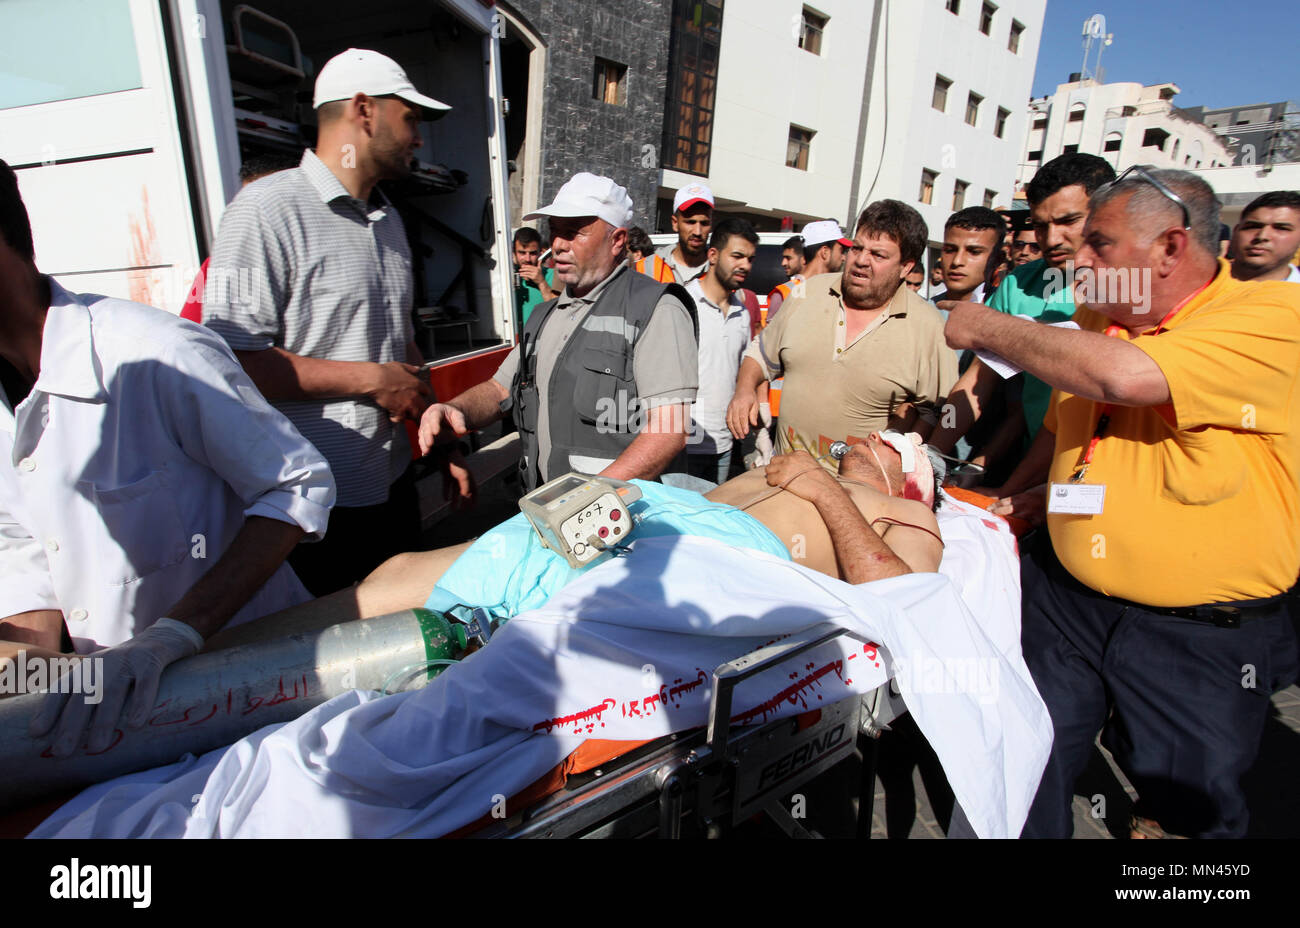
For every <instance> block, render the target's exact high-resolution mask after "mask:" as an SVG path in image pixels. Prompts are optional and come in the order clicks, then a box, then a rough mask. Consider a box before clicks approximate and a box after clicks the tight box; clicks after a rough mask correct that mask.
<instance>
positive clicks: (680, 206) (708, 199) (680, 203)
mask: <svg viewBox="0 0 1300 928" xmlns="http://www.w3.org/2000/svg"><path fill="white" fill-rule="evenodd" d="M696 203H703V204H704V205H705V206H707V207H708V208H709V209H713V191H712V190H710V189H709V188H708V187H706V186H704V185H703V184H687V185H686V186H685V187H683V188H682V189H681V190H678V191H677V196H675V197H673V212H674V213H680V212H683V211H684V210H685V209H686V207H688V206H693V205H695V204H696Z"/></svg>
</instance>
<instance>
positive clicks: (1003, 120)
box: [993, 106, 1011, 138]
mask: <svg viewBox="0 0 1300 928" xmlns="http://www.w3.org/2000/svg"><path fill="white" fill-rule="evenodd" d="M1010 118H1011V110H1004V109H1003V108H1002V107H1000V106H999V107H998V118H997V121H996V122H994V123H993V134H994V135H996V136H997V137H998V138H1002V137H1003V136H1004V135H1006V132H1007V120H1008V119H1010Z"/></svg>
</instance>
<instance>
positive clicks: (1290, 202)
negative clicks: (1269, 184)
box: [1241, 190, 1300, 219]
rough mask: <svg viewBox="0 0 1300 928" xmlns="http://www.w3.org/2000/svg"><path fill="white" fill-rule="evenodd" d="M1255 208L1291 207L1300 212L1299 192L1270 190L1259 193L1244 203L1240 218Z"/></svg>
mask: <svg viewBox="0 0 1300 928" xmlns="http://www.w3.org/2000/svg"><path fill="white" fill-rule="evenodd" d="M1257 209H1293V210H1296V211H1297V212H1300V193H1297V192H1296V191H1294V190H1271V191H1269V192H1268V193H1261V194H1260V195H1259V196H1257V197H1255V199H1253V200H1251V201H1250V202H1249V203H1248V204H1246V208H1245V209H1243V210H1242V211H1241V218H1242V219H1245V218H1246V217H1247V216H1248V215H1250V214H1251V213H1253V212H1254V211H1255V210H1257Z"/></svg>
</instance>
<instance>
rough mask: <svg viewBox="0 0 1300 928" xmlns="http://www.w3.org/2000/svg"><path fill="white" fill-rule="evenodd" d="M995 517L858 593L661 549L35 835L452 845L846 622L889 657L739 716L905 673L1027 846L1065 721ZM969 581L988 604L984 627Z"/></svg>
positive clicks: (998, 815)
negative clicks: (744, 665) (407, 685)
mask: <svg viewBox="0 0 1300 928" xmlns="http://www.w3.org/2000/svg"><path fill="white" fill-rule="evenodd" d="M957 505H958V506H959V505H960V504H957ZM945 508H947V507H945ZM941 512H942V510H941ZM978 513H979V511H978V510H975V509H973V507H972V508H968V509H967V510H965V511H963V510H961V509H960V508H956V507H954V508H952V509H950V511H949V512H948V513H947V514H945V516H944V520H943V521H944V523H945V524H944V527H943V531H944V534H945V536H946V537H947V538H948V539H949V541H948V547H947V553H946V555H945V563H944V565H943V567H942V568H941V571H942V573H941V574H912V575H909V576H905V577H897V578H893V579H890V580H882V581H877V582H875V583H870V584H864V585H861V586H857V587H854V586H850V585H848V584H844V583H841V582H839V581H836V580H832V579H830V578H828V577H825V576H823V575H821V574H818V573H816V572H814V571H811V570H809V569H807V568H804V567H801V566H799V565H798V564H794V563H791V562H788V561H782V560H779V559H777V558H774V557H770V556H767V555H763V554H758V553H756V552H754V551H751V550H744V549H738V548H732V547H730V546H727V545H723V544H720V543H718V542H714V541H710V540H707V539H702V538H696V537H675V538H672V537H670V538H649V539H644V540H642V541H640V542H639V543H638V544H637V545H636V546H635V550H634V552H633V553H632V554H631V555H630V556H628V557H626V558H619V559H616V560H612V561H610V562H608V563H606V564H603V565H601V566H599V567H597V568H594V569H593V570H591V571H590V572H588V573H587V574H586V575H585V576H583V577H582V578H580V579H579V580H577V581H575V582H573V583H571V584H570V585H569V586H568V587H566V588H565V589H564V590H563V591H562V592H560V593H559V594H558V595H556V596H554V597H553V598H552V599H551V601H550V602H549V603H547V605H546V606H545V607H544V608H541V609H537V610H534V611H531V612H526V613H523V614H521V615H519V616H517V617H516V618H514V619H512V620H511V621H510V622H509V624H508V625H506V626H505V628H503V629H502V630H501V631H500V632H499V633H498V634H497V635H496V636H495V637H494V638H493V641H492V643H491V645H490V646H488V647H487V648H485V649H483V650H482V651H479V652H478V653H477V654H475V655H473V656H472V657H470V658H469V659H468V660H466V661H465V662H463V663H462V664H461V665H459V666H456V667H453V668H450V669H449V670H448V671H447V672H446V673H444V674H442V675H441V676H439V677H438V678H437V679H436V680H434V681H433V682H432V683H431V684H430V685H429V686H428V687H427V688H425V689H424V690H420V691H417V692H412V693H403V694H398V695H395V696H390V697H386V698H377V697H375V695H374V694H364V693H349V694H347V695H344V696H340V697H338V698H336V699H333V700H331V701H330V702H328V703H326V704H325V705H322V706H319V707H318V708H316V709H315V710H313V711H311V712H309V713H308V714H307V715H305V716H303V717H302V718H300V719H297V720H296V721H293V722H290V723H287V724H285V725H281V726H270V727H268V728H265V729H262V730H261V731H258V732H256V733H254V734H253V735H250V736H249V737H247V738H245V739H243V740H242V741H240V742H238V743H237V744H235V745H233V746H231V747H230V748H227V749H222V750H219V751H213V752H211V753H209V754H207V755H204V756H203V757H201V758H197V759H195V758H187V759H186V760H184V761H182V762H181V763H178V764H175V765H172V766H169V767H164V768H158V769H156V770H150V771H145V772H143V773H140V774H134V775H132V776H128V777H123V778H120V779H118V780H114V781H111V782H109V783H104V784H100V785H98V786H95V787H92V788H91V789H89V790H87V791H86V792H85V793H83V794H82V795H81V796H79V797H77V798H76V799H75V800H73V801H72V802H70V803H68V804H67V805H66V806H64V807H63V808H62V809H60V810H59V811H58V812H57V813H55V814H54V815H53V816H52V817H51V818H50V819H48V820H47V821H46V822H45V823H44V824H42V825H41V827H40V828H39V829H37V831H36V832H35V833H34V836H37V837H42V836H61V837H76V836H95V837H132V836H158V837H163V836H169V837H175V836H186V837H234V836H241V837H244V836H248V837H254V836H298V835H312V836H373V837H381V836H393V835H419V836H437V835H442V834H446V833H447V832H449V831H453V830H455V829H456V828H459V827H461V826H463V825H465V824H467V823H470V822H473V821H475V820H477V819H479V818H480V817H482V816H484V815H486V814H489V813H490V812H491V810H492V809H493V808H494V807H496V808H500V803H501V802H502V801H503V799H504V798H505V797H509V796H512V795H514V794H515V793H517V792H519V791H520V790H521V789H523V788H524V787H525V786H527V785H528V784H530V783H532V782H533V781H534V780H536V779H537V778H538V777H539V776H541V775H542V774H544V773H545V772H546V771H547V770H549V769H551V768H552V767H554V766H555V765H556V764H557V763H559V762H560V761H561V760H562V759H563V758H564V757H565V756H567V755H568V754H569V753H571V752H572V751H573V750H574V749H576V748H577V747H578V745H579V744H581V743H582V741H583V740H584V739H586V738H588V737H595V738H605V739H648V738H654V737H658V736H661V735H664V734H667V733H669V732H673V731H682V730H685V729H690V728H694V727H697V726H700V725H703V724H704V723H705V721H706V718H707V709H708V701H709V695H710V693H709V690H710V686H709V672H710V671H711V670H712V668H713V667H715V666H716V665H718V664H720V663H722V662H724V661H727V660H730V659H732V658H735V657H738V656H740V655H742V654H744V653H747V652H748V651H751V650H753V649H754V648H756V647H758V646H760V645H762V644H764V643H765V642H768V641H770V640H772V639H774V638H777V637H780V636H782V635H786V634H789V633H792V632H796V631H798V630H801V629H804V628H807V627H809V626H811V625H815V624H817V623H819V622H826V621H830V622H834V623H837V624H840V625H842V626H845V627H848V628H853V629H855V630H857V631H859V632H861V633H862V634H864V635H866V636H868V637H869V638H871V639H872V640H874V641H880V642H883V643H886V644H887V648H886V649H881V650H880V651H879V652H877V649H875V648H874V647H864V646H863V645H861V644H860V643H857V642H855V641H853V640H851V639H847V638H846V639H840V640H839V641H836V642H833V643H831V644H828V645H825V646H823V647H821V648H819V649H817V650H815V651H812V652H809V653H807V654H804V655H801V656H799V657H798V658H796V659H793V660H791V661H789V662H787V663H786V664H784V665H782V666H781V667H780V668H777V669H774V670H772V671H770V672H769V673H766V674H762V675H759V676H758V677H756V678H753V679H751V680H749V681H746V682H745V683H744V684H741V685H740V686H739V687H738V688H737V691H736V694H735V700H734V703H733V713H734V717H736V718H737V719H738V720H739V721H742V722H744V721H752V722H756V723H759V722H763V721H765V720H771V719H773V718H777V717H780V716H783V715H789V714H794V713H798V712H802V711H804V710H805V709H808V708H815V707H817V706H818V705H826V704H829V703H831V702H834V701H836V700H839V699H842V698H844V697H845V696H847V695H849V694H850V693H854V692H857V693H863V692H867V691H869V690H871V689H873V688H874V687H876V686H878V685H879V684H880V683H882V682H884V680H885V679H886V674H887V673H889V672H891V670H892V671H896V672H897V676H898V680H899V688H900V690H901V691H902V693H903V697H904V699H905V700H906V702H907V704H908V707H909V709H910V710H911V712H912V714H913V715H914V717H915V718H916V721H917V724H918V725H919V726H920V728H921V730H922V731H923V732H924V733H925V735H926V737H927V738H928V739H929V740H930V743H931V744H932V745H933V746H934V748H935V751H936V752H937V753H938V755H939V759H940V760H941V762H942V763H943V765H944V768H945V770H946V771H947V773H948V777H949V781H950V782H951V784H952V787H953V791H954V793H955V794H956V797H957V801H958V803H959V804H960V806H961V808H962V810H963V811H964V812H965V814H966V817H967V819H968V820H969V822H970V823H971V825H972V827H973V828H974V830H975V833H976V834H978V835H980V836H981V837H1006V836H1010V837H1014V836H1016V835H1018V834H1019V831H1020V827H1021V825H1022V824H1023V821H1024V818H1025V815H1026V814H1027V812H1028V808H1029V803H1030V801H1031V800H1032V798H1033V795H1034V792H1035V790H1036V788H1037V785H1038V779H1039V776H1040V775H1041V772H1042V769H1043V765H1044V763H1045V762H1046V759H1047V753H1048V750H1049V748H1050V745H1051V723H1050V720H1049V719H1048V716H1047V711H1046V708H1045V707H1044V706H1043V704H1042V702H1041V700H1040V699H1039V698H1038V694H1037V692H1036V690H1035V689H1034V687H1033V684H1032V682H1031V681H1030V678H1029V673H1028V670H1027V669H1026V668H1025V665H1024V662H1023V660H1022V659H1021V658H1020V652H1019V647H1018V638H1019V595H1018V594H1019V588H1018V582H1017V581H1018V577H1017V575H1016V573H1015V558H1014V541H1010V542H1008V541H1007V538H1009V536H1005V537H1004V536H1003V534H1002V533H1001V532H1000V531H999V530H998V529H997V527H996V526H995V527H994V528H993V530H992V531H986V530H983V529H981V528H980V521H981V517H980V516H979V515H978ZM1008 545H1009V547H1008ZM980 562H982V563H980ZM972 571H978V573H972ZM950 572H952V573H955V574H957V575H960V576H961V577H962V586H964V587H969V589H964V590H963V591H962V592H963V593H965V594H966V595H968V596H974V595H977V594H978V595H979V596H980V597H981V598H982V599H983V604H982V605H983V607H984V609H983V610H982V618H983V621H982V622H980V621H976V620H975V619H974V618H973V617H972V615H971V612H970V610H968V609H967V608H966V605H965V604H964V603H963V601H962V597H961V595H959V593H958V590H957V589H956V588H954V585H953V583H951V582H950V581H949V580H948V579H947V578H946V577H945V576H944V575H943V574H945V573H950ZM663 578H671V582H670V583H668V585H667V587H665V585H664V581H663ZM1009 586H1010V587H1014V589H1010V588H1009ZM977 587H982V588H983V590H982V592H978V591H977V589H976V588H977ZM1012 601H1014V608H1013V609H1009V603H1011V602H1012ZM982 625H987V626H989V629H988V630H986V629H985V628H983V627H982Z"/></svg>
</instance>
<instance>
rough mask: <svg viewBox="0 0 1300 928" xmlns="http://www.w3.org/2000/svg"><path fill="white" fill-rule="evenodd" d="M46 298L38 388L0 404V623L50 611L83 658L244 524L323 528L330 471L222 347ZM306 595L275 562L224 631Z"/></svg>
mask: <svg viewBox="0 0 1300 928" xmlns="http://www.w3.org/2000/svg"><path fill="white" fill-rule="evenodd" d="M50 289H51V305H50V309H49V313H48V314H47V316H46V320H45V328H44V333H43V341H42V345H41V368H40V374H39V376H38V377H37V381H36V384H35V385H34V387H33V388H32V391H31V393H30V394H29V395H28V396H27V398H26V399H24V400H23V401H22V402H21V403H20V404H19V405H18V407H17V409H15V410H11V409H10V408H9V405H8V403H7V401H6V400H5V398H4V397H3V395H0V618H3V617H4V616H9V615H14V614H16V613H20V612H26V611H29V610H33V609H58V610H61V611H62V612H63V615H64V618H65V619H66V620H67V624H68V628H69V631H70V633H71V635H72V638H73V643H74V645H75V647H76V649H77V651H78V652H81V653H85V652H88V651H92V650H95V649H96V648H98V647H106V646H110V645H114V644H118V643H120V642H122V641H125V640H127V639H128V638H130V637H132V636H133V635H135V634H136V633H137V632H139V631H141V630H142V629H144V628H146V627H148V626H149V625H151V624H152V623H153V622H155V621H156V620H157V619H159V618H160V617H162V616H163V615H166V613H167V610H168V609H170V608H171V607H172V606H173V605H174V604H175V603H176V601H177V600H179V599H180V598H181V597H182V596H183V595H184V594H185V593H186V592H187V591H188V590H189V588H190V587H191V586H193V585H194V583H195V581H197V580H198V579H199V577H201V576H202V575H203V574H204V573H206V572H207V571H208V570H209V569H210V568H211V567H212V565H213V564H215V563H216V560H217V559H218V558H219V557H220V556H221V555H222V553H223V552H224V551H225V550H226V548H227V547H228V545H229V544H230V542H231V540H232V539H233V538H234V536H235V534H236V533H237V532H238V531H239V529H240V528H241V527H242V525H243V523H244V520H245V518H246V517H247V516H266V517H269V518H272V519H279V520H280V521H283V522H290V523H295V524H297V525H300V526H301V527H302V528H303V530H304V531H305V532H307V534H308V536H309V537H320V536H321V535H323V534H324V531H325V527H326V523H327V521H328V517H329V508H330V507H331V506H332V505H333V503H334V479H333V477H332V476H331V475H330V471H329V466H328V465H327V464H326V463H325V461H324V459H323V458H322V457H321V456H320V454H319V453H318V452H317V451H316V449H315V448H314V447H312V445H311V444H310V443H309V442H308V441H307V440H306V439H304V438H303V437H302V436H301V435H300V434H299V433H298V432H297V430H296V429H294V427H293V426H292V425H290V423H289V421H288V420H287V419H285V418H284V416H282V415H281V414H280V413H279V412H277V411H276V410H275V409H273V408H272V407H271V406H270V404H268V403H267V402H266V400H265V399H263V397H262V395H261V394H260V393H259V392H258V391H257V388H256V387H254V386H253V383H252V381H250V380H249V379H248V376H247V375H246V374H245V373H244V371H243V369H242V368H241V367H240V366H239V364H238V362H237V361H236V360H235V358H234V356H233V355H232V354H231V353H230V349H229V348H228V347H227V346H226V344H225V343H224V342H223V341H222V340H221V338H219V337H218V336H216V335H215V334H213V333H211V332H209V331H208V330H207V329H205V328H203V327H202V326H197V325H194V324H192V323H189V322H186V321H184V320H181V319H178V318H177V317H175V316H173V315H172V314H171V313H168V312H164V311H162V310H158V309H153V308H151V307H148V306H142V305H140V304H137V303H130V302H127V301H125V300H117V299H110V298H105V297H99V296H92V295H85V296H82V295H78V294H73V293H69V292H68V291H66V290H64V289H63V288H62V287H60V286H59V285H58V284H57V283H55V282H54V281H52V280H51V281H50ZM0 393H2V391H0ZM308 598H310V597H309V596H308V594H307V592H306V590H305V588H304V587H303V585H302V583H301V581H299V580H298V578H297V576H295V575H294V573H293V571H292V569H291V568H290V567H289V565H288V564H282V565H281V566H280V567H279V569H278V570H277V571H276V572H275V574H274V575H272V577H271V579H270V580H268V581H267V583H266V584H265V585H264V586H263V587H262V588H261V589H260V590H259V591H258V592H257V593H255V594H254V596H253V597H252V599H251V600H250V601H249V602H248V603H247V604H246V605H245V606H244V608H243V609H241V610H240V611H239V612H238V613H236V615H235V616H234V618H233V619H232V620H231V622H230V624H231V625H234V624H238V623H239V622H243V621H247V620H249V619H253V618H257V617H258V616H261V615H265V614H267V613H268V612H274V611H276V610H277V609H282V608H285V607H287V606H290V605H294V604H296V603H299V602H303V601H305V600H306V599H308Z"/></svg>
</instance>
